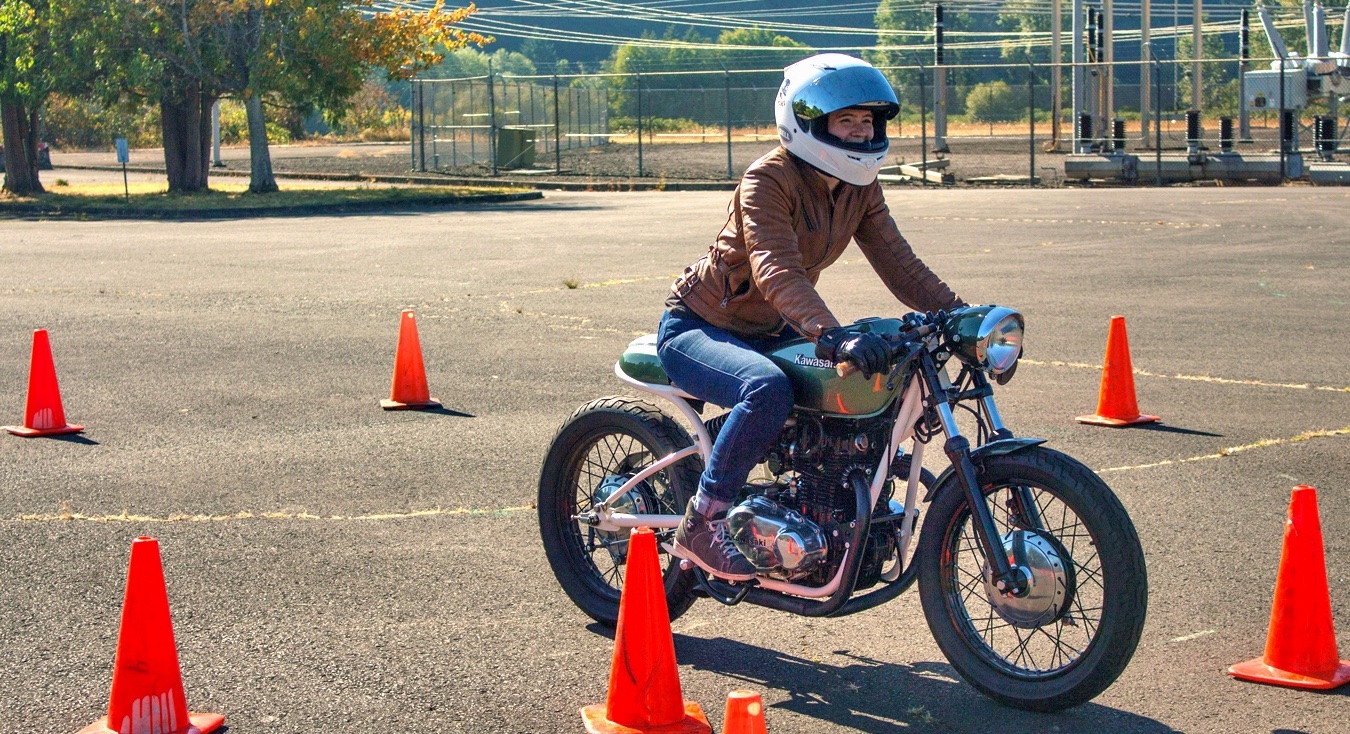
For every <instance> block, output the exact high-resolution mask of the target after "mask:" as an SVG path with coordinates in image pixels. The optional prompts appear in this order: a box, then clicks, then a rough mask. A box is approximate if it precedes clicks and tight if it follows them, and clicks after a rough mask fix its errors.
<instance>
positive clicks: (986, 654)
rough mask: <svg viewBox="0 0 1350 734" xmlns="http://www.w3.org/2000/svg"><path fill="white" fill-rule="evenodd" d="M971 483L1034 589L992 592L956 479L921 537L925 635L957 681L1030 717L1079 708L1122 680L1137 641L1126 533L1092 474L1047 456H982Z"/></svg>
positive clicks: (1141, 578)
mask: <svg viewBox="0 0 1350 734" xmlns="http://www.w3.org/2000/svg"><path fill="white" fill-rule="evenodd" d="M978 476H979V479H980V483H981V486H980V489H981V491H982V492H983V495H984V499H985V502H986V504H987V506H988V507H989V509H990V511H991V513H992V515H993V518H994V525H995V526H996V527H997V528H998V533H999V536H1000V537H999V539H998V541H996V542H1001V543H1002V545H1003V549H1004V551H1005V552H1007V554H1008V558H1009V562H1012V563H1017V564H1018V565H1019V566H1021V567H1024V568H1027V569H1028V570H1029V574H1030V577H1031V580H1032V583H1031V590H1030V591H1029V592H1028V593H1027V594H1026V595H1025V596H1023V597H1021V598H1015V597H1012V596H1011V595H1005V594H1003V593H1002V592H1000V591H998V590H997V589H996V588H994V585H993V583H992V579H991V574H990V573H989V567H988V563H987V562H986V561H985V557H984V553H983V552H982V550H981V548H980V543H979V539H978V537H977V536H976V532H975V528H974V525H973V523H972V522H971V512H970V503H969V501H968V499H967V496H968V495H967V492H966V491H965V488H964V487H962V486H961V484H960V480H959V479H957V478H956V477H955V476H953V477H952V478H951V480H950V481H948V482H945V483H944V484H945V486H943V487H941V488H939V490H938V493H937V499H936V500H935V501H934V502H933V506H932V507H931V508H930V509H929V513H928V517H927V518H926V519H925V521H924V524H923V532H922V533H921V534H920V536H919V549H918V554H919V563H920V566H919V595H920V600H921V601H922V603H923V611H924V616H925V617H926V618H927V621H928V627H929V629H931V630H932V632H933V636H934V638H936V640H937V643H938V646H939V647H941V648H942V652H943V654H945V655H946V656H947V660H948V661H949V662H951V664H952V666H953V667H954V668H956V670H957V671H958V672H959V673H960V674H961V676H962V677H964V678H965V679H966V681H967V682H969V683H970V684H971V685H973V686H975V687H976V688H977V689H979V690H980V691H981V692H982V693H984V694H985V695H987V696H989V697H990V698H993V699H994V700H996V701H999V702H1001V703H1004V704H1007V705H1009V706H1014V707H1017V708H1022V709H1028V710H1033V711H1058V710H1060V709H1064V708H1068V707H1070V706H1074V705H1077V704H1080V703H1082V702H1084V701H1087V700H1089V699H1091V698H1092V697H1094V696H1096V695H1097V694H1099V693H1101V692H1102V691H1103V690H1105V689H1106V687H1107V686H1109V685H1111V683H1112V682H1114V681H1115V679H1116V678H1117V677H1118V676H1119V675H1120V674H1121V672H1122V671H1124V670H1125V666H1126V664H1127V663H1128V662H1129V661H1130V657H1131V656H1132V655H1133V654H1134V649H1135V646H1136V645H1137V644H1138V643H1139V637H1140V635H1141V634H1142V633H1143V629H1144V616H1145V612H1146V609H1147V606H1148V582H1147V578H1146V571H1145V568H1144V553H1143V549H1142V548H1140V545H1139V537H1138V535H1136V534H1135V530H1134V524H1133V523H1131V522H1130V518H1129V515H1127V514H1126V513H1125V508H1124V507H1123V506H1121V504H1120V500H1118V499H1117V498H1116V496H1115V495H1114V494H1112V492H1111V489H1110V488H1109V487H1107V486H1106V483H1105V482H1103V481H1102V480H1101V479H1100V478H1099V477H1098V476H1097V475H1096V474H1094V473H1093V472H1092V471H1091V470H1090V469H1088V468H1087V467H1085V466H1083V465H1082V464H1080V463H1078V462H1077V461H1075V460H1074V459H1072V458H1070V457H1068V456H1065V455H1064V454H1061V453H1059V452H1057V451H1053V450H1051V449H1048V448H1044V447H1040V446H1037V447H1032V448H1028V449H1024V450H1021V451H1018V452H1015V453H1012V454H1007V455H1004V456H991V457H988V458H987V459H985V460H984V462H983V470H982V471H981V472H980V473H979V475H978ZM1018 559H1020V560H1018Z"/></svg>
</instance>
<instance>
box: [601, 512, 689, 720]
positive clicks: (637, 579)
mask: <svg viewBox="0 0 1350 734" xmlns="http://www.w3.org/2000/svg"><path fill="white" fill-rule="evenodd" d="M581 719H582V722H583V723H584V724H585V725H586V731H587V732H589V734H644V733H645V732H661V734H711V732H712V727H711V726H709V725H708V719H707V717H706V716H704V715H703V709H702V708H700V707H699V705H698V704H697V703H694V702H692V701H685V700H684V693H683V692H682V691H681V690H680V672H679V670H678V669H677V668H676V667H675V638H674V637H672V636H671V634H670V614H669V612H668V611H667V609H666V589H665V585H664V584H663V583H662V580H661V564H660V563H659V562H658V561H657V558H656V535H655V534H653V533H652V531H651V528H636V529H634V530H633V532H632V535H631V536H630V540H629V543H628V570H627V574H626V576H625V577H624V580H623V595H622V596H620V597H619V626H618V628H617V629H616V630H615V631H614V661H613V663H612V664H611V665H610V672H609V695H608V697H607V698H606V700H605V704H604V705H603V706H602V705H600V704H595V705H593V706H585V707H583V708H582V709H581Z"/></svg>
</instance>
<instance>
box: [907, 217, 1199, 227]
mask: <svg viewBox="0 0 1350 734" xmlns="http://www.w3.org/2000/svg"><path fill="white" fill-rule="evenodd" d="M909 218H910V219H923V220H928V221H933V222H1016V223H1020V224H1112V225H1128V226H1136V227H1171V228H1173V229H1187V228H1193V229H1221V228H1223V226H1224V225H1223V224H1221V223H1218V222H1213V223H1211V222H1166V221H1163V220H1161V219H1150V220H1139V219H1047V218H1044V217H953V216H947V215H929V216H919V217H909Z"/></svg>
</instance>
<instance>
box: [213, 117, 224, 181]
mask: <svg viewBox="0 0 1350 734" xmlns="http://www.w3.org/2000/svg"><path fill="white" fill-rule="evenodd" d="M211 165H212V166H215V167H216V168H224V167H225V163H224V161H222V160H220V100H216V101H215V103H214V104H212V105H211Z"/></svg>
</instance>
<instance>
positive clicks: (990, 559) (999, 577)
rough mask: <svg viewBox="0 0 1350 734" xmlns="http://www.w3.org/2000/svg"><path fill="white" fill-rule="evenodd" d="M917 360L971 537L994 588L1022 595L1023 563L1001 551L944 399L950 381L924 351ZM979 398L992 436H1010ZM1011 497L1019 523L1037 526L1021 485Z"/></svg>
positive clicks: (967, 450)
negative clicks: (963, 492) (966, 505)
mask: <svg viewBox="0 0 1350 734" xmlns="http://www.w3.org/2000/svg"><path fill="white" fill-rule="evenodd" d="M920 360H921V362H922V371H923V375H924V380H925V383H926V384H927V387H928V397H927V400H928V408H929V409H931V410H932V411H934V412H935V413H937V416H938V420H939V421H940V422H941V423H942V430H943V432H944V433H945V434H946V435H947V442H946V443H945V444H943V446H942V450H943V452H944V453H946V454H947V460H948V461H950V462H951V464H952V469H953V470H954V471H955V472H956V477H957V478H958V479H959V480H960V481H961V486H963V487H965V490H966V497H967V499H968V501H969V503H970V515H971V517H972V518H973V519H974V524H975V536H976V538H977V539H978V540H979V542H980V549H981V550H982V551H983V552H984V558H985V562H986V563H988V564H989V569H990V570H991V572H992V575H993V582H994V587H995V588H997V589H998V590H999V591H1001V592H1004V593H1007V594H1011V595H1013V596H1014V597H1021V596H1025V595H1026V594H1027V592H1028V591H1030V586H1029V585H1028V583H1027V581H1028V578H1027V572H1026V570H1025V569H1024V568H1021V567H1020V566H1023V565H1025V564H1023V563H1010V562H1009V561H1008V555H1007V553H1006V552H1004V550H1003V539H1002V538H1001V537H1000V536H999V533H998V528H997V527H996V526H995V525H994V516H993V514H992V513H991V512H990V511H989V505H988V503H986V502H985V500H984V493H983V492H982V491H980V480H979V477H977V476H976V471H975V464H974V462H972V461H971V460H970V441H969V440H968V439H967V438H966V437H965V436H963V435H961V430H960V429H959V428H958V427H957V425H956V416H954V415H953V414H952V407H951V403H950V402H949V401H948V390H950V389H951V384H950V382H949V381H948V380H947V379H946V377H947V375H946V372H945V371H942V370H939V369H938V367H937V363H936V362H935V361H934V360H933V357H932V355H931V354H929V353H927V352H925V353H924V354H923V355H922V356H921V357H920ZM986 387H987V386H986ZM982 399H984V400H985V401H986V406H987V407H989V408H990V412H989V415H990V418H991V421H992V422H993V423H994V425H993V426H991V427H992V428H993V431H994V436H995V437H996V438H1011V437H1012V433H1011V432H1009V431H1008V429H1007V428H1005V427H1004V426H1003V425H1002V421H1001V420H999V417H998V412H997V409H994V408H993V400H992V399H989V398H987V397H986V398H982ZM1014 496H1015V504H1017V505H1019V506H1020V508H1019V509H1020V511H1019V512H1018V513H1017V514H1019V515H1020V516H1021V518H1022V520H1023V522H1025V523H1027V524H1029V525H1032V526H1033V528H1034V527H1035V526H1039V525H1040V522H1039V518H1038V517H1036V505H1035V502H1034V501H1033V500H1032V497H1031V493H1030V492H1029V491H1028V490H1027V489H1026V488H1025V487H1018V488H1017V490H1016V495H1014ZM1020 539H1021V535H1020V534H1018V535H1017V536H1016V538H1015V539H1014V541H1015V542H1019V541H1020ZM1019 544H1020V543H1019ZM1021 550H1022V549H1021V548H1020V547H1014V549H1013V556H1014V559H1015V560H1021V559H1022V558H1023V555H1024V554H1023V553H1022V552H1019V551H1021Z"/></svg>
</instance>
